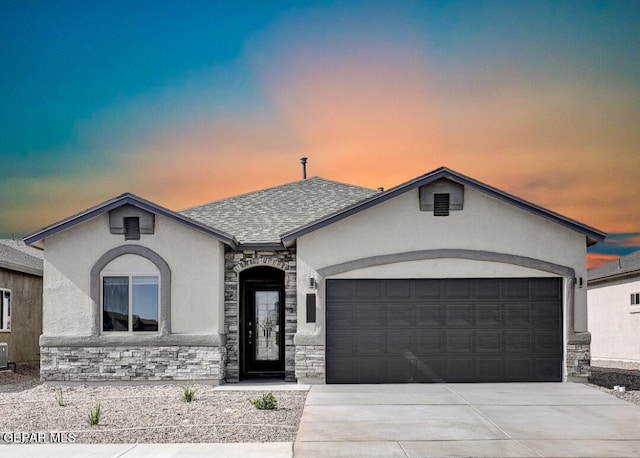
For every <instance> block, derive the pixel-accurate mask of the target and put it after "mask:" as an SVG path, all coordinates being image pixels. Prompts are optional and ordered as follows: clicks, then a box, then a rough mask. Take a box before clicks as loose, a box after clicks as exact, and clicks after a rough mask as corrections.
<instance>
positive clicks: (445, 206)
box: [433, 193, 450, 216]
mask: <svg viewBox="0 0 640 458" xmlns="http://www.w3.org/2000/svg"><path fill="white" fill-rule="evenodd" d="M449 196H450V194H449V193H447V194H434V195H433V216H449Z"/></svg>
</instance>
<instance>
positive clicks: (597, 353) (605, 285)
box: [588, 251, 640, 369]
mask: <svg viewBox="0 0 640 458" xmlns="http://www.w3.org/2000/svg"><path fill="white" fill-rule="evenodd" d="M588 278H589V282H588V289H589V290H588V303H589V331H590V332H591V335H592V341H591V358H592V364H593V365H594V366H599V367H612V368H619V369H640V251H636V252H635V253H631V254H629V255H627V256H623V257H621V258H620V259H618V260H616V261H612V262H609V263H607V264H605V265H603V266H600V267H596V268H595V269H590V270H589V273H588Z"/></svg>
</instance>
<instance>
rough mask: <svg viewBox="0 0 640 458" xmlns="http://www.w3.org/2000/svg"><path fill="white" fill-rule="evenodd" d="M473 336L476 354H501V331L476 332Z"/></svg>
mask: <svg viewBox="0 0 640 458" xmlns="http://www.w3.org/2000/svg"><path fill="white" fill-rule="evenodd" d="M475 336H476V352H478V353H501V352H502V351H503V349H502V332H501V331H478V332H476V333H475Z"/></svg>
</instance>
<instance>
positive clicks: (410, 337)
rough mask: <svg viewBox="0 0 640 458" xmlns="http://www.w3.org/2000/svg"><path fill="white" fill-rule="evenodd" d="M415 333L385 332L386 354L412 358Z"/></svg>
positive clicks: (414, 349) (414, 346)
mask: <svg viewBox="0 0 640 458" xmlns="http://www.w3.org/2000/svg"><path fill="white" fill-rule="evenodd" d="M415 342H416V336H415V333H407V332H387V354H389V355H401V356H403V357H408V356H410V355H411V356H412V355H414V354H415V352H416V344H415Z"/></svg>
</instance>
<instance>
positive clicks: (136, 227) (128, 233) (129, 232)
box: [124, 216, 140, 240]
mask: <svg viewBox="0 0 640 458" xmlns="http://www.w3.org/2000/svg"><path fill="white" fill-rule="evenodd" d="M124 239H125V240H140V218H138V217H137V216H136V217H129V218H124Z"/></svg>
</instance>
